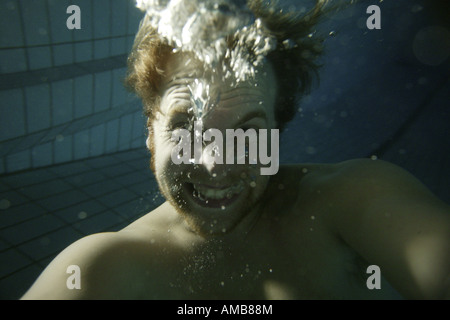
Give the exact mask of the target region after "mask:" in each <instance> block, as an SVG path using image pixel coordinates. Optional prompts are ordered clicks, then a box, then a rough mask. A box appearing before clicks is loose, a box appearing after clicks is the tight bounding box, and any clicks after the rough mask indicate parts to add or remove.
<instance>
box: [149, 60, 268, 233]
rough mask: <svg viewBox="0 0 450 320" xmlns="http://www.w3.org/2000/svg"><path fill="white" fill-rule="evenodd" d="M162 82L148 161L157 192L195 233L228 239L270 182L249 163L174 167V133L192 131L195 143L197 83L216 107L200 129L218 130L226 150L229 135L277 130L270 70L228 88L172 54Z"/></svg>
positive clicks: (263, 69) (181, 165)
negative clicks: (207, 88)
mask: <svg viewBox="0 0 450 320" xmlns="http://www.w3.org/2000/svg"><path fill="white" fill-rule="evenodd" d="M165 79H166V80H165V83H164V89H163V90H164V91H163V93H162V98H161V105H160V111H161V112H159V113H158V114H157V115H156V117H155V120H154V121H153V123H152V125H153V131H154V135H153V137H149V139H153V141H148V144H151V143H153V146H154V154H153V155H152V156H153V157H154V159H153V161H154V169H155V176H156V179H157V181H158V183H159V187H160V190H161V192H162V193H163V195H164V196H165V197H166V199H167V200H168V201H169V202H170V203H171V204H172V205H173V206H174V207H175V208H176V209H177V211H178V212H179V213H180V214H182V215H183V217H184V218H185V219H186V221H187V222H188V224H189V225H190V227H191V228H192V229H193V230H194V231H196V232H199V233H201V234H221V233H227V232H229V231H231V230H232V229H233V228H234V227H235V226H236V225H237V224H238V223H239V222H240V221H242V219H243V218H244V217H246V216H247V215H249V214H250V213H251V212H252V211H254V210H253V209H254V208H255V207H256V204H257V203H258V201H260V200H261V196H262V195H263V193H264V191H265V189H266V187H267V184H268V181H269V178H268V176H262V175H261V174H260V167H261V166H260V165H259V164H258V165H249V164H248V161H246V164H211V162H208V161H203V164H183V163H182V164H179V165H176V164H174V162H173V161H172V157H171V155H172V151H173V149H174V148H175V147H176V146H177V142H176V141H173V140H172V133H173V132H174V130H176V129H180V128H183V129H188V130H191V137H194V134H195V132H192V130H193V128H194V121H198V120H200V119H197V118H196V117H195V114H194V113H193V110H192V103H191V101H192V100H191V98H192V86H193V84H194V81H195V79H198V80H200V81H204V82H206V83H210V93H211V94H212V95H213V96H214V97H213V98H212V100H214V101H215V105H214V107H213V108H211V109H210V110H209V111H208V113H206V114H204V115H203V117H202V118H201V121H202V129H203V131H206V130H207V129H218V130H219V131H220V132H222V136H223V137H224V141H223V142H224V145H225V140H226V139H225V137H226V130H227V129H233V130H236V129H243V130H244V131H246V130H247V129H250V128H252V129H255V130H256V132H258V130H259V129H269V130H270V129H273V128H275V126H276V123H275V118H274V101H275V89H274V88H275V82H274V80H275V79H274V75H273V71H272V70H271V68H270V66H263V67H261V68H259V69H258V73H257V75H256V79H254V80H252V81H251V82H248V83H241V84H239V85H237V86H236V85H230V83H228V81H224V80H221V79H219V80H218V77H217V76H216V77H215V80H211V79H212V78H211V75H208V74H206V75H205V73H204V72H203V70H202V68H201V66H200V65H199V64H197V63H195V62H194V61H193V59H191V58H190V57H189V56H187V55H181V54H176V55H173V56H172V57H171V58H170V59H169V61H168V67H167V70H166V71H165ZM269 130H268V131H269ZM269 132H270V131H269ZM258 149H259V147H258ZM235 154H236V152H235ZM202 156H203V155H202ZM224 163H225V161H224Z"/></svg>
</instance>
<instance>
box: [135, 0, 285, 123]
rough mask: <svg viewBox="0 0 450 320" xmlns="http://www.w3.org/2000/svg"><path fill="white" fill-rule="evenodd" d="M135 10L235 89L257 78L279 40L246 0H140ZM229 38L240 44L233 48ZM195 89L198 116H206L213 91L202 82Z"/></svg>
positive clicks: (195, 84)
mask: <svg viewBox="0 0 450 320" xmlns="http://www.w3.org/2000/svg"><path fill="white" fill-rule="evenodd" d="M136 6H137V7H138V8H139V9H141V10H142V11H145V12H146V13H147V15H148V16H149V18H150V21H151V24H152V26H153V27H154V29H155V30H157V32H158V34H159V35H160V36H161V37H162V38H164V39H165V40H166V41H167V43H168V44H169V45H171V46H173V47H174V48H175V49H174V50H175V52H189V53H191V54H194V55H195V57H196V58H197V59H198V60H199V61H200V62H202V63H203V64H204V66H205V68H204V69H205V70H209V71H211V72H212V73H213V74H215V75H216V76H220V78H221V80H222V81H224V80H229V81H230V83H231V84H234V85H236V84H238V83H239V82H244V81H247V80H249V79H252V78H254V77H255V74H256V72H257V71H256V70H257V67H258V66H259V65H260V64H261V63H262V62H263V61H264V59H265V56H266V55H267V54H268V53H269V52H271V51H273V50H275V49H276V39H275V38H274V37H273V36H271V35H269V34H268V33H267V32H266V31H265V30H264V26H263V23H262V22H261V20H260V19H256V18H255V17H254V15H253V13H252V12H251V11H250V10H249V8H248V7H247V6H246V1H245V0H228V1H227V0H190V1H185V0H137V4H136ZM228 37H231V38H232V39H234V41H235V42H234V43H233V45H232V46H230V45H229V43H228ZM224 61H226V62H227V63H224ZM212 81H214V79H212ZM190 89H191V93H192V96H193V100H194V101H193V105H194V107H195V109H196V110H194V111H196V113H197V114H196V116H198V115H200V116H201V113H202V112H203V111H202V110H203V109H204V108H205V107H207V106H210V105H211V103H210V102H211V101H209V100H210V98H209V97H210V92H209V90H210V87H209V85H208V84H205V83H202V82H200V81H198V80H197V81H196V83H194V84H193V87H192V88H190ZM215 98H217V97H215Z"/></svg>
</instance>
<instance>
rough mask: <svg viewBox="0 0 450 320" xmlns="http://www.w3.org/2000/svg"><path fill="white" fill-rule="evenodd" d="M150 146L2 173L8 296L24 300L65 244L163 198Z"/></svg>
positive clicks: (1, 272) (0, 265)
mask: <svg viewBox="0 0 450 320" xmlns="http://www.w3.org/2000/svg"><path fill="white" fill-rule="evenodd" d="M148 163H149V155H148V153H147V151H146V150H145V149H143V148H140V149H139V150H131V151H126V152H122V153H116V154H112V155H109V156H103V157H97V158H91V159H88V160H82V161H77V162H72V163H69V164H63V165H59V166H51V167H45V168H41V169H36V170H32V171H26V172H22V173H17V174H11V175H3V176H0V299H17V298H19V297H20V296H21V295H22V294H24V292H25V291H26V290H27V289H28V288H29V287H30V286H31V284H32V282H33V281H34V280H36V278H37V277H38V275H39V274H40V272H41V271H42V270H43V268H45V266H47V264H48V263H49V262H50V261H51V260H52V259H53V258H54V257H55V256H56V255H57V254H58V253H59V252H60V251H61V250H63V249H64V248H66V247H67V246H68V245H69V244H71V243H73V242H74V241H76V240H78V239H80V238H81V237H83V236H86V235H89V234H92V233H98V232H103V231H117V230H119V229H121V228H123V227H124V226H126V225H128V224H129V223H130V222H132V221H134V220H135V219H137V218H138V217H140V216H142V215H143V214H145V213H147V212H149V211H151V210H152V209H154V208H155V207H156V206H158V205H159V204H161V203H162V197H161V196H160V194H159V191H158V189H157V186H156V182H155V180H154V177H153V175H152V173H151V171H150V169H149V164H148Z"/></svg>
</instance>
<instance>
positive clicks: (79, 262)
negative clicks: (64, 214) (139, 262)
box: [22, 232, 136, 300]
mask: <svg viewBox="0 0 450 320" xmlns="http://www.w3.org/2000/svg"><path fill="white" fill-rule="evenodd" d="M133 243H136V240H135V239H132V238H131V237H128V235H126V234H121V233H117V232H115V233H99V234H94V235H90V236H87V237H84V238H82V239H80V240H78V241H76V242H75V243H73V244H72V245H70V246H69V247H67V248H66V249H65V250H63V251H62V252H61V253H60V254H59V255H58V256H57V257H56V258H55V259H54V260H53V261H52V262H51V263H50V264H49V265H48V266H47V268H46V269H45V270H44V271H43V272H42V274H41V275H40V276H39V278H38V279H37V280H36V281H35V283H34V284H33V286H32V287H31V288H30V289H29V290H28V292H26V293H25V295H24V296H23V297H22V299H37V300H42V299H51V300H54V299H57V300H59V299H103V298H104V299H109V298H116V297H117V296H113V295H110V294H115V292H112V291H111V290H110V289H111V287H112V286H116V287H117V284H118V283H117V282H119V281H122V280H123V277H122V278H119V277H117V276H116V275H117V274H118V273H120V271H121V270H122V269H124V267H125V266H124V264H125V261H126V260H124V257H125V256H126V255H127V249H128V248H130V247H132V244H133ZM71 275H73V277H72V278H71ZM119 298H120V297H119Z"/></svg>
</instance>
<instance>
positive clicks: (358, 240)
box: [313, 160, 450, 299]
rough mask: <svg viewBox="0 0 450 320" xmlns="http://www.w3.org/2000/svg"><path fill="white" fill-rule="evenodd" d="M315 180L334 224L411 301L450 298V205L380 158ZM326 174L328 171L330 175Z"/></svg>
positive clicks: (349, 164) (346, 165) (357, 162)
mask: <svg viewBox="0 0 450 320" xmlns="http://www.w3.org/2000/svg"><path fill="white" fill-rule="evenodd" d="M322 172H323V173H322V174H317V177H318V178H317V179H313V181H314V183H315V184H316V188H321V189H322V190H324V192H323V195H324V198H323V202H322V206H328V208H332V209H333V210H328V211H327V213H328V216H329V217H330V219H329V220H328V222H329V223H328V226H330V230H332V231H333V233H335V234H336V235H338V236H339V238H340V239H342V240H343V241H344V242H345V243H346V244H347V245H348V246H349V247H350V248H352V249H353V250H355V251H356V252H357V253H358V254H359V255H360V256H362V257H363V258H364V259H365V260H366V261H369V262H370V263H373V264H376V265H378V266H380V268H381V270H383V275H384V276H385V277H386V278H387V279H388V280H389V281H390V282H391V283H392V284H393V285H394V286H395V287H396V289H397V290H398V291H399V292H400V293H401V294H402V295H403V296H405V297H407V298H415V299H417V298H419V299H421V298H441V297H443V296H444V295H445V294H448V292H449V290H450V289H449V288H448V283H447V284H446V281H447V280H446V277H448V270H449V267H450V254H449V252H450V207H449V206H448V204H446V203H444V202H443V201H442V200H440V199H439V198H438V197H436V196H435V195H434V194H433V193H432V192H431V191H430V190H429V189H428V188H427V187H426V186H425V185H424V184H423V183H421V181H419V179H417V178H416V177H414V176H413V175H412V174H411V173H409V172H408V171H407V170H404V169H402V168H400V167H398V166H396V165H394V164H391V163H388V162H385V161H380V160H351V161H346V162H342V163H338V164H334V165H330V166H329V167H327V169H326V170H322ZM325 172H326V173H325Z"/></svg>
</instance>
